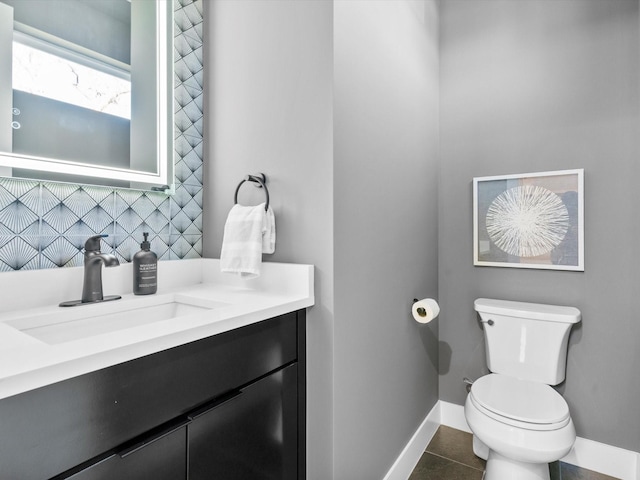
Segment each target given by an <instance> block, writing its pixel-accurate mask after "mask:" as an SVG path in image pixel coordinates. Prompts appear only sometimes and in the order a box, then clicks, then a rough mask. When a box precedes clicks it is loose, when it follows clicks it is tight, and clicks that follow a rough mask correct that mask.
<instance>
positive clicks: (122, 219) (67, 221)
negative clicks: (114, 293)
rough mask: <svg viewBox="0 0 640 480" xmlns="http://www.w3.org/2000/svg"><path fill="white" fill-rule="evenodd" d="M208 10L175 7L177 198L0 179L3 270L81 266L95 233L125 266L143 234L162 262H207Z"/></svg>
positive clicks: (198, 1)
mask: <svg viewBox="0 0 640 480" xmlns="http://www.w3.org/2000/svg"><path fill="white" fill-rule="evenodd" d="M203 3H204V2H203V1H202V0H174V72H175V75H174V114H175V129H174V135H175V152H174V163H175V177H176V179H175V181H176V185H175V188H176V194H175V195H174V196H173V197H167V196H166V195H165V194H163V193H157V192H142V191H136V190H125V189H114V188H109V187H98V186H88V185H75V184H69V183H54V182H38V181H33V180H22V179H12V178H0V271H11V270H21V269H22V270H25V269H37V268H56V267H71V266H80V265H82V264H83V263H84V257H83V247H84V242H85V241H86V239H87V238H88V237H90V236H92V235H95V234H107V235H109V237H107V238H104V239H103V250H105V251H108V250H109V249H110V250H111V251H113V252H114V253H115V255H116V256H117V257H118V258H119V259H120V261H121V262H129V261H131V258H132V256H133V255H134V254H135V252H137V251H138V250H139V249H140V242H141V241H142V239H143V236H142V233H143V232H149V239H150V241H151V245H152V250H153V251H154V252H156V254H157V255H158V258H159V259H160V260H169V259H181V258H196V257H200V256H202V188H203V178H202V158H203V157H202V135H203V128H202V125H203V117H204V115H203V71H204V69H203V62H202V58H203V54H202V32H203V20H202V19H203V16H202V8H203Z"/></svg>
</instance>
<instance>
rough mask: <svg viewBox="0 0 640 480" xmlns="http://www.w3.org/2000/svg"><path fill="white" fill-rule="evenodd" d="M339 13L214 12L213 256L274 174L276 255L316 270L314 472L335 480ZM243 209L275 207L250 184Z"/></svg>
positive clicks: (210, 57) (207, 203) (208, 247)
mask: <svg viewBox="0 0 640 480" xmlns="http://www.w3.org/2000/svg"><path fill="white" fill-rule="evenodd" d="M332 15H333V6H332V2H325V1H304V2H299V1H290V0H283V1H281V0H276V1H268V2H265V1H263V0H250V1H249V0H247V1H242V2H237V1H235V0H229V1H226V0H224V1H215V2H209V3H207V9H205V25H207V27H206V28H207V30H206V37H207V40H206V45H205V46H206V48H207V51H206V52H205V68H206V69H207V71H206V79H205V85H207V87H206V88H207V91H206V95H207V100H206V110H205V111H206V114H205V118H206V120H207V125H206V126H205V134H204V138H205V141H206V145H205V183H206V185H207V188H206V194H205V197H204V231H205V232H206V233H205V234H204V238H205V242H204V256H205V257H209V258H219V257H220V246H221V243H222V232H223V227H224V222H225V220H226V217H227V213H228V212H229V209H230V208H231V206H232V205H233V194H234V191H235V188H236V186H237V185H238V183H239V182H240V181H241V180H242V179H243V178H244V176H245V175H247V174H248V173H255V172H264V173H265V174H266V175H267V178H268V188H269V192H270V194H271V205H272V206H273V209H274V211H275V215H276V231H277V243H276V253H275V254H274V255H272V256H268V257H269V258H266V256H265V260H269V261H280V262H297V263H309V264H314V265H315V267H316V277H315V282H316V291H315V294H316V305H315V306H314V307H313V308H311V309H310V310H309V312H308V316H307V319H308V321H307V328H308V330H307V338H308V341H307V349H308V350H307V354H308V359H309V364H308V368H307V375H308V390H307V395H308V397H307V398H308V407H307V408H308V425H307V428H308V432H309V433H308V450H309V451H310V452H311V454H310V455H309V457H308V470H309V472H313V474H312V475H311V476H310V477H309V478H310V480H313V479H317V480H325V479H330V478H331V470H332V421H331V420H332V406H333V402H332V394H333V380H332V377H331V375H332V371H333V366H332V362H333V283H334V281H333V160H332V149H333V140H332V137H333V127H332V112H333V107H332V105H333V101H332V82H333V63H332V62H333V57H332V55H333V41H332V28H333V27H332ZM238 199H239V201H240V202H241V203H243V204H251V203H252V202H254V203H258V202H262V201H264V197H263V196H262V192H260V191H258V189H256V188H254V187H252V186H251V185H248V184H245V185H243V187H242V190H241V191H240V193H239V198H238Z"/></svg>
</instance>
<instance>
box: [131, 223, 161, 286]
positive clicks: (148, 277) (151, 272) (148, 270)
mask: <svg viewBox="0 0 640 480" xmlns="http://www.w3.org/2000/svg"><path fill="white" fill-rule="evenodd" d="M142 235H144V240H143V241H142V243H141V244H140V249H141V250H140V251H139V252H138V253H136V254H135V255H134V256H133V293H134V294H135V295H150V294H152V293H156V291H157V290H158V256H157V255H156V254H155V253H154V252H152V251H151V243H150V242H149V240H148V238H147V237H148V236H149V232H143V233H142Z"/></svg>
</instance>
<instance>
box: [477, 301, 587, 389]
mask: <svg viewBox="0 0 640 480" xmlns="http://www.w3.org/2000/svg"><path fill="white" fill-rule="evenodd" d="M474 307H475V310H476V311H477V312H478V313H479V314H480V319H481V321H482V323H483V327H484V338H485V342H486V349H487V366H488V367H489V370H491V371H492V372H493V373H500V374H503V375H508V376H511V377H516V378H519V379H522V380H530V381H534V382H540V383H546V384H547V385H557V384H559V383H561V382H562V381H563V380H564V378H565V371H566V365H567V343H568V341H569V331H570V330H571V326H572V325H573V324H574V323H578V322H579V321H580V310H578V309H577V308H574V307H561V306H556V305H544V304H538V303H524V302H512V301H507V300H492V299H489V298H479V299H477V300H476V301H475V302H474Z"/></svg>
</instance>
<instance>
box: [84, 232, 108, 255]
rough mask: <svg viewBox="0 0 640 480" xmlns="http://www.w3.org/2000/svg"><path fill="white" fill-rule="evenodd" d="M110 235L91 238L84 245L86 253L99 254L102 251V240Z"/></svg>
mask: <svg viewBox="0 0 640 480" xmlns="http://www.w3.org/2000/svg"><path fill="white" fill-rule="evenodd" d="M108 236H109V235H106V234H103V235H94V236H93V237H89V238H88V239H87V241H86V242H85V243H84V251H85V253H88V252H99V251H100V239H101V238H105V237H108Z"/></svg>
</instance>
